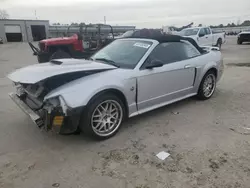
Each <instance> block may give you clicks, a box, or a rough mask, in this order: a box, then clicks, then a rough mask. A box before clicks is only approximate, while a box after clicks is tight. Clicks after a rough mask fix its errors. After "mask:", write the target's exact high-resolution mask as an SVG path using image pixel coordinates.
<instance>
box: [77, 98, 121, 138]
mask: <svg viewBox="0 0 250 188" xmlns="http://www.w3.org/2000/svg"><path fill="white" fill-rule="evenodd" d="M124 117H125V107H124V104H123V102H122V101H121V100H120V99H119V98H118V97H117V96H116V95H114V94H112V93H106V94H103V95H101V96H99V97H97V98H96V99H94V100H92V101H91V102H90V103H89V105H88V106H87V108H86V109H85V112H83V115H82V120H81V123H80V128H81V130H82V131H83V132H84V133H86V134H87V135H88V136H91V137H94V138H97V139H107V138H110V137H112V136H114V135H115V134H116V133H117V132H118V130H119V128H120V126H121V123H122V121H123V120H124Z"/></svg>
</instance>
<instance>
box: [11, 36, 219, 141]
mask: <svg viewBox="0 0 250 188" xmlns="http://www.w3.org/2000/svg"><path fill="white" fill-rule="evenodd" d="M222 71H223V62H222V56H221V53H220V51H219V50H218V48H216V47H206V48H201V47H199V46H198V45H197V44H196V43H195V41H194V40H193V39H190V38H184V37H180V36H175V35H169V36H162V37H161V38H157V39H156V38H155V39H145V38H124V39H117V40H115V41H114V42H112V43H111V44H109V45H108V46H106V47H105V48H103V49H101V50H100V51H98V52H97V53H96V54H95V55H93V56H92V57H91V59H90V60H79V59H58V60H53V61H51V62H49V63H44V64H34V65H30V66H27V67H24V68H21V69H19V70H16V71H14V72H13V73H11V74H9V75H8V77H9V79H10V80H12V81H13V83H14V85H15V87H16V91H15V92H14V93H11V94H10V97H11V98H12V99H13V100H14V101H15V102H16V104H17V105H18V106H19V107H20V108H21V109H23V110H24V112H26V113H27V114H28V115H29V116H30V118H31V119H32V120H33V121H34V122H35V123H36V124H38V126H40V127H42V126H44V127H45V128H46V129H47V130H50V129H52V130H54V131H57V132H58V133H61V134H66V133H73V132H75V131H77V130H78V129H80V130H82V131H83V132H85V133H87V134H88V135H91V136H93V137H95V138H100V139H106V138H109V137H111V136H113V135H114V134H116V133H117V131H118V129H119V128H120V127H121V124H122V122H123V120H124V119H126V118H130V117H133V116H136V115H139V114H142V113H144V112H147V111H150V110H153V109H156V108H159V107H162V106H165V105H168V104H171V103H174V102H176V101H179V100H182V99H185V98H188V97H191V96H197V97H199V98H200V99H202V100H206V99H209V98H210V97H211V96H212V95H213V93H214V91H215V88H216V82H217V81H218V80H219V79H220V77H221V75H222Z"/></svg>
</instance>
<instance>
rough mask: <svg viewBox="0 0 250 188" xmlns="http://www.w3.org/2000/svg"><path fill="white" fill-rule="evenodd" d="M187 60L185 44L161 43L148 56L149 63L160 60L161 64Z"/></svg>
mask: <svg viewBox="0 0 250 188" xmlns="http://www.w3.org/2000/svg"><path fill="white" fill-rule="evenodd" d="M187 58H189V57H188V56H187V53H186V47H185V43H182V42H167V43H161V44H159V45H158V46H157V47H155V49H154V50H153V51H152V53H151V54H150V55H149V61H152V60H160V61H162V63H163V64H169V63H173V62H176V61H182V60H184V59H187Z"/></svg>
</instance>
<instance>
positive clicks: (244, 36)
mask: <svg viewBox="0 0 250 188" xmlns="http://www.w3.org/2000/svg"><path fill="white" fill-rule="evenodd" d="M243 42H250V31H244V32H241V33H239V34H238V39H237V44H242V43H243Z"/></svg>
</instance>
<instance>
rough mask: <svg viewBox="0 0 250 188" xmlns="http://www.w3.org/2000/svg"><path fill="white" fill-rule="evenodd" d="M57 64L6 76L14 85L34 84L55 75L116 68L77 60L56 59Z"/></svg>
mask: <svg viewBox="0 0 250 188" xmlns="http://www.w3.org/2000/svg"><path fill="white" fill-rule="evenodd" d="M57 62H59V64H58V63H52V62H49V63H42V64H35V65H30V66H27V67H24V68H21V69H18V70H16V71H14V72H12V73H10V74H9V75H8V78H9V79H10V80H12V81H13V82H16V83H26V84H34V83H37V82H39V81H42V80H45V79H47V78H50V77H54V76H57V75H63V74H68V73H74V72H89V71H104V70H110V69H116V67H114V66H112V65H108V64H104V63H98V62H94V61H89V60H78V59H58V60H57Z"/></svg>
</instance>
